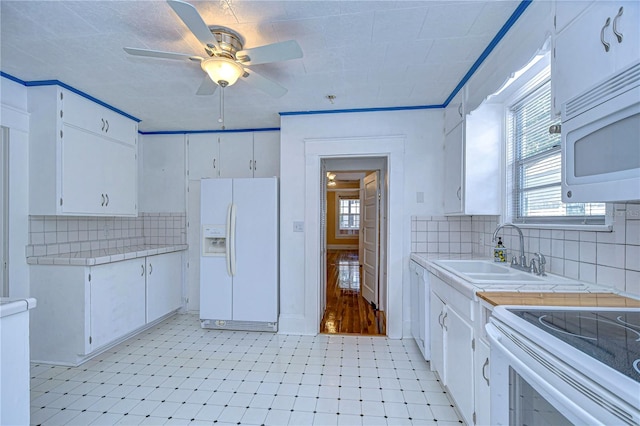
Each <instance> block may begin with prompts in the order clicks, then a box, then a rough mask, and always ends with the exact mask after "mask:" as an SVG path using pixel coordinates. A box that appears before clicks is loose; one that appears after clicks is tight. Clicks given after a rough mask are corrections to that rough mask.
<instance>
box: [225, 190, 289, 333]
mask: <svg viewBox="0 0 640 426" xmlns="http://www.w3.org/2000/svg"><path fill="white" fill-rule="evenodd" d="M233 202H234V204H235V206H236V226H235V235H236V240H235V259H236V260H235V264H236V265H235V266H236V267H235V276H234V277H233V319H234V320H236V321H264V322H276V321H277V320H278V181H277V179H276V178H254V179H234V180H233Z"/></svg>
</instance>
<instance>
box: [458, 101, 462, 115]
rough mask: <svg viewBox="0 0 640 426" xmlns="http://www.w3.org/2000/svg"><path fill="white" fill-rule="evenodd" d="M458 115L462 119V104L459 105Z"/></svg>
mask: <svg viewBox="0 0 640 426" xmlns="http://www.w3.org/2000/svg"><path fill="white" fill-rule="evenodd" d="M458 115H459V116H460V117H462V104H460V105H458Z"/></svg>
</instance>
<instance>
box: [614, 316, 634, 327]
mask: <svg viewBox="0 0 640 426" xmlns="http://www.w3.org/2000/svg"><path fill="white" fill-rule="evenodd" d="M616 320H617V321H618V322H620V323H621V324H624V325H628V326H630V327H635V328H640V324H634V323H631V322H627V321H625V320H623V319H622V315H620V316H618V317H616Z"/></svg>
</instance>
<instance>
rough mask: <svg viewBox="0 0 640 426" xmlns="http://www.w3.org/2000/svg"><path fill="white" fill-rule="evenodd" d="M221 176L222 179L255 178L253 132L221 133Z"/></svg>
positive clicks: (219, 138) (219, 137)
mask: <svg viewBox="0 0 640 426" xmlns="http://www.w3.org/2000/svg"><path fill="white" fill-rule="evenodd" d="M218 140H219V143H220V174H219V177H222V178H247V177H253V132H238V133H221V134H220V135H219V136H218Z"/></svg>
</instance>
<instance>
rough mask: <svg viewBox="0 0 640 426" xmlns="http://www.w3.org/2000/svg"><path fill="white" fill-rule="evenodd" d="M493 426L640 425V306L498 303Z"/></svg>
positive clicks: (492, 333) (493, 327)
mask: <svg viewBox="0 0 640 426" xmlns="http://www.w3.org/2000/svg"><path fill="white" fill-rule="evenodd" d="M486 330H487V336H488V337H489V340H490V341H491V373H490V378H491V390H490V393H491V424H492V425H516V426H517V425H538V424H552V425H564V424H582V425H638V424H640V309H638V308H588V307H578V308H568V307H540V306H537V307H535V306H534V307H531V306H498V307H496V308H495V309H494V311H493V313H492V317H491V318H490V322H489V323H488V324H487V325H486Z"/></svg>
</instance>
